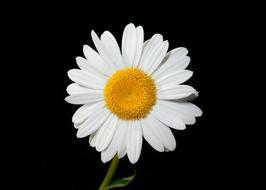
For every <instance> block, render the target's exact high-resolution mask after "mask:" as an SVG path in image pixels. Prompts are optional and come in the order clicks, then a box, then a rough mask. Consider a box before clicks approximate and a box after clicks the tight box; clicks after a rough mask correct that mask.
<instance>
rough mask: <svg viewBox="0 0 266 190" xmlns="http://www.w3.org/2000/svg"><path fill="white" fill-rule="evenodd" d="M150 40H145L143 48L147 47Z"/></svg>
mask: <svg viewBox="0 0 266 190" xmlns="http://www.w3.org/2000/svg"><path fill="white" fill-rule="evenodd" d="M149 41H150V40H146V41H145V42H143V47H142V49H144V48H146V46H147V44H148V43H149Z"/></svg>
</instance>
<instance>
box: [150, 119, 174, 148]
mask: <svg viewBox="0 0 266 190" xmlns="http://www.w3.org/2000/svg"><path fill="white" fill-rule="evenodd" d="M146 122H147V123H148V124H149V126H152V127H153V131H156V134H157V136H158V137H159V139H160V142H161V143H162V144H163V145H164V147H165V148H166V149H164V150H170V151H173V150H174V149H175V148H176V140H175V137H174V135H173V133H172V131H171V129H170V128H169V127H167V126H165V125H164V124H163V123H162V122H160V121H159V120H158V119H156V118H155V117H154V116H153V115H151V114H150V115H149V116H148V117H147V118H146Z"/></svg>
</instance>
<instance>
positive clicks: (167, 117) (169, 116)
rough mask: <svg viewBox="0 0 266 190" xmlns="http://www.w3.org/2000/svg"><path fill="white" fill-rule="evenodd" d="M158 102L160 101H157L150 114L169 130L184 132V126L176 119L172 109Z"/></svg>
mask: <svg viewBox="0 0 266 190" xmlns="http://www.w3.org/2000/svg"><path fill="white" fill-rule="evenodd" d="M159 101H160V100H158V101H157V104H156V105H155V106H153V109H152V111H151V114H152V115H153V116H155V117H156V118H157V119H158V120H160V121H161V122H162V123H164V124H165V125H167V126H169V127H171V128H174V129H178V130H184V129H185V128H186V126H185V124H184V122H183V121H182V120H181V119H180V118H179V117H178V115H177V113H176V112H175V111H173V110H172V109H170V108H168V107H166V106H164V105H163V104H162V105H161V104H159V103H158V102H159Z"/></svg>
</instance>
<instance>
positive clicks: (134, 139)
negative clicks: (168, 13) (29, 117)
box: [65, 24, 202, 163]
mask: <svg viewBox="0 0 266 190" xmlns="http://www.w3.org/2000/svg"><path fill="white" fill-rule="evenodd" d="M91 37H92V40H93V43H94V45H95V47H96V49H97V51H95V50H94V49H92V48H91V47H89V46H88V45H84V47H83V52H84V56H85V58H83V57H77V58H76V61H77V65H78V67H79V69H71V70H70V71H68V76H69V78H70V79H71V80H72V81H73V82H74V83H72V84H70V85H69V86H68V87H67V92H68V94H69V96H67V97H66V99H65V100H66V101H67V102H68V103H71V104H77V105H82V106H81V107H80V108H79V109H78V110H77V111H76V112H75V114H74V115H73V118H72V121H73V123H74V127H75V128H77V129H78V131H77V137H78V138H83V137H87V136H89V143H90V145H91V146H92V147H95V148H96V150H97V151H99V152H101V160H102V161H103V162H108V161H109V160H111V159H112V158H113V157H114V156H115V155H117V156H118V158H122V157H124V156H125V155H127V156H128V158H129V161H130V162H131V163H136V162H137V161H138V159H139V157H140V153H141V148H142V142H143V137H144V139H145V140H146V141H147V142H148V143H149V144H150V145H151V146H152V147H153V148H154V149H155V150H157V151H159V152H163V151H173V150H174V149H175V147H176V141H175V138H174V136H173V134H172V131H171V129H170V128H172V129H177V130H184V129H185V128H186V125H191V124H194V123H195V117H198V116H201V114H202V111H201V110H200V109H199V108H198V107H197V106H196V105H194V104H192V103H189V102H188V101H187V100H188V99H191V97H196V96H197V91H196V90H195V89H194V88H193V87H191V86H188V85H183V84H182V83H184V82H185V81H186V80H188V79H189V78H190V77H191V76H192V71H189V70H186V67H187V66H188V64H189V62H190V58H189V57H188V56H187V53H188V50H187V49H186V48H183V47H179V48H175V49H173V50H171V51H169V52H168V41H167V40H164V39H163V37H162V35H160V34H155V35H153V36H152V38H151V39H149V40H147V41H145V42H144V32H143V28H142V26H138V27H135V26H134V25H133V24H128V25H127V26H126V27H125V29H124V32H123V37H122V48H121V50H120V48H119V45H118V43H117V41H116V39H115V38H114V36H113V35H112V34H111V33H110V32H108V31H105V32H104V33H103V34H102V35H101V37H100V38H99V37H98V36H97V35H96V33H95V32H94V31H92V32H91Z"/></svg>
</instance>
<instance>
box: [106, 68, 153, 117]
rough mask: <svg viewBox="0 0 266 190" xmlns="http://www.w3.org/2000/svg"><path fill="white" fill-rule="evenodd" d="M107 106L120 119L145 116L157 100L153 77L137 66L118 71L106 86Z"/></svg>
mask: <svg viewBox="0 0 266 190" xmlns="http://www.w3.org/2000/svg"><path fill="white" fill-rule="evenodd" d="M104 99H105V102H106V106H107V108H108V109H109V110H110V111H111V112H112V113H114V114H116V115H117V116H118V117H119V118H120V119H124V120H132V119H140V118H145V117H146V116H147V114H148V113H149V111H150V110H151V108H152V106H153V105H154V104H155V102H156V87H155V84H154V81H153V79H152V78H151V77H150V76H149V75H147V74H146V73H144V72H143V71H142V70H140V69H137V68H125V69H121V70H118V71H116V72H115V73H114V74H113V75H112V76H111V77H110V78H109V79H108V81H107V83H106V86H105V88H104Z"/></svg>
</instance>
